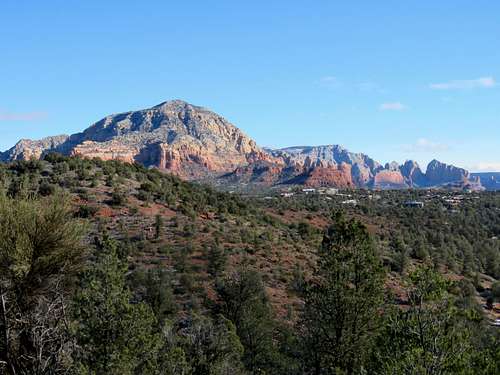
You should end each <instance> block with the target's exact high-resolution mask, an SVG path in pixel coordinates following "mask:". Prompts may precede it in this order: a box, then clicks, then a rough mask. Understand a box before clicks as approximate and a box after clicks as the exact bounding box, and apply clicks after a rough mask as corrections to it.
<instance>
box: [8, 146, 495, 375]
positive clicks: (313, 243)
mask: <svg viewBox="0 0 500 375" xmlns="http://www.w3.org/2000/svg"><path fill="white" fill-rule="evenodd" d="M61 193H63V195H61ZM64 195H66V198H65V196H64ZM67 199H69V203H70V204H69V207H68V210H69V211H67V212H68V213H67V214H64V212H66V211H59V210H60V208H58V207H65V206H64V202H65V201H66V200H67ZM413 201H416V202H418V203H420V204H417V205H416V204H409V203H408V202H413ZM61 205H62V206H61ZM54 209H55V210H56V211H52V210H54ZM0 210H1V213H2V215H0V219H1V220H0V256H1V257H2V262H1V264H0V267H2V273H1V275H2V276H1V278H2V287H3V285H8V286H9V289H8V291H9V299H4V301H7V303H8V305H7V306H9V308H10V309H9V310H8V315H7V316H8V319H9V320H8V322H9V324H15V326H16V327H19V330H21V329H24V328H23V327H32V326H33V325H35V328H36V329H38V327H40V326H43V327H48V329H47V331H44V332H47V333H46V334H44V336H42V335H40V334H39V333H38V332H39V331H38V330H34V331H33V332H34V333H33V337H35V338H37V340H38V339H40V341H36V343H35V344H34V347H35V348H39V347H40V345H42V344H43V345H44V346H43V347H44V348H45V344H46V343H51V342H52V341H50V340H52V339H53V338H54V337H57V339H58V340H65V341H63V342H65V343H66V344H67V345H66V344H65V346H64V347H63V348H62V349H60V347H58V346H55V347H56V349H52V348H53V347H54V346H51V347H50V349H45V350H59V351H60V352H61V353H62V354H64V357H62V358H60V357H49V358H48V359H47V360H48V361H51V362H49V363H54V364H57V365H58V366H59V367H60V368H61V369H67V368H72V366H73V365H74V363H77V364H78V363H82V364H86V365H87V366H90V367H92V368H97V367H98V368H103V369H104V368H108V367H109V366H110V364H112V365H113V368H114V369H116V368H121V366H123V364H125V365H127V364H128V363H132V364H133V366H135V368H137V369H138V370H136V371H135V372H134V374H144V373H147V374H157V373H158V371H163V370H162V369H164V368H166V369H168V372H166V373H172V374H179V373H183V372H184V373H192V374H195V373H199V374H206V373H210V372H209V371H211V370H207V368H212V369H213V368H216V369H220V367H219V366H224V367H223V370H217V372H216V374H220V375H228V374H233V373H235V371H237V372H236V373H237V374H241V375H249V374H257V373H269V374H279V375H290V374H295V375H303V374H309V373H310V371H309V369H310V368H311V367H310V366H311V365H310V364H309V363H310V358H311V355H312V354H311V348H315V347H316V346H317V345H319V347H323V344H322V342H323V340H327V338H325V339H323V338H321V341H320V343H319V344H314V342H316V343H317V342H318V336H317V334H316V333H314V332H316V327H317V326H318V325H319V327H320V328H321V327H325V329H327V331H326V332H327V333H328V332H334V331H333V330H332V329H331V328H327V327H332V326H333V325H337V324H338V321H339V316H340V317H342V319H345V321H353V320H354V321H363V322H365V323H364V324H368V325H369V327H370V328H369V329H368V330H366V329H365V328H363V331H362V332H366V334H367V335H368V336H365V337H366V338H365V340H368V341H371V340H374V344H373V345H374V348H373V349H370V350H374V353H378V354H377V355H380V356H383V357H382V358H383V359H380V360H379V359H376V358H374V359H372V358H371V357H370V358H367V359H365V360H364V361H366V362H365V363H366V366H369V367H370V368H373V369H374V370H373V371H374V372H373V373H380V374H383V373H384V372H383V371H382V370H380V368H384V367H385V366H389V364H390V366H396V365H397V363H399V362H397V363H393V362H394V361H395V360H394V342H395V341H394V336H396V337H397V338H398V340H400V341H401V340H404V341H402V343H401V344H398V345H401V347H399V349H398V353H399V354H398V355H400V356H402V359H401V361H405V360H406V358H407V357H406V356H407V354H406V353H407V349H406V347H407V345H410V344H411V345H416V346H417V347H419V346H418V345H421V344H420V341H418V342H417V343H416V344H413V341H412V340H413V339H412V337H409V338H406V336H404V335H405V332H407V330H410V329H411V330H413V329H414V327H415V325H414V322H415V321H414V320H413V317H414V316H415V314H417V315H416V316H418V317H419V319H423V320H424V321H425V325H426V327H431V328H430V329H431V330H430V331H425V333H424V335H425V337H426V340H427V339H429V340H434V339H435V338H436V337H439V339H440V340H442V341H443V344H440V346H439V347H438V349H439V350H441V348H442V347H445V348H448V345H451V347H452V348H453V350H455V349H454V348H458V349H459V350H462V348H469V349H468V351H467V356H468V357H467V358H470V360H468V361H466V362H464V363H465V365H464V366H468V367H471V368H479V367H480V368H486V369H488V370H487V371H485V374H488V375H489V374H494V373H495V371H496V368H497V367H496V363H497V361H496V358H497V357H496V356H497V354H495V353H496V352H495V350H496V349H495V348H496V347H497V344H496V343H497V342H498V341H495V340H498V339H497V338H496V337H497V335H498V333H499V332H498V328H497V327H495V326H494V324H495V323H494V321H495V319H500V304H498V303H497V304H495V302H500V293H499V291H500V289H499V287H500V283H499V282H498V281H497V280H498V279H499V278H500V241H499V240H498V238H499V237H500V215H499V212H500V195H499V194H498V193H469V194H462V193H457V192H451V191H444V190H439V191H436V190H413V191H409V190H400V191H397V190H392V191H380V192H377V193H373V192H371V191H369V190H352V189H348V190H344V191H338V190H336V189H329V188H324V189H314V188H306V189H302V188H297V187H295V188H293V189H290V190H289V191H287V192H286V193H282V194H280V193H279V192H276V193H273V194H271V195H262V194H260V195H255V196H242V195H239V194H235V193H223V192H220V191H216V190H214V189H213V188H211V187H209V186H204V185H200V184H197V183H192V182H186V181H183V180H181V179H179V178H178V177H176V176H174V175H171V174H167V173H163V172H160V171H159V170H157V169H147V168H145V167H144V166H142V165H140V164H137V163H134V164H131V163H124V162H121V161H116V160H110V161H104V160H101V159H99V158H96V159H92V160H91V159H84V158H79V157H64V156H61V155H57V154H48V155H46V156H45V157H44V159H43V160H30V161H22V160H21V161H15V162H11V163H7V164H0ZM341 212H344V214H341ZM33 223H34V224H36V225H33ZM79 223H80V224H79ZM75 225H78V227H77V228H84V231H83V232H81V233H82V234H83V235H84V238H83V243H76V242H71V238H72V237H69V238H70V239H69V240H68V239H67V238H66V235H68V236H71V235H72V233H75V232H74V231H73V230H72V229H71V228H73V227H74V226H75ZM327 228H328V229H327ZM68 231H69V232H68ZM78 231H79V232H80V230H78ZM64 233H68V234H66V235H63V234H64ZM13 234H14V236H13ZM12 241H14V242H13V243H15V244H16V246H11V243H12ZM51 244H53V246H59V247H60V250H61V252H57V253H56V254H50V256H49V257H46V256H44V253H43V252H44V251H47V250H51V249H53V247H52V245H51ZM82 246H83V248H84V249H85V250H84V253H83V257H82V261H84V266H82V265H81V264H79V263H78V262H79V260H78V259H80V258H73V257H71V259H66V258H67V257H68V256H70V255H71V254H72V253H71V251H75V250H78V249H82ZM331 246H332V247H331ZM23 249H28V251H29V253H27V254H28V255H29V256H26V257H24V256H22V254H23V253H22V251H23ZM31 249H33V251H31ZM61 256H62V257H63V258H61ZM65 256H66V258H64V257H65ZM325 261H327V262H332V263H325ZM61 262H62V263H61ZM72 262H76V263H77V264H79V267H83V270H81V271H79V269H80V268H76V269H75V270H73V272H72V273H70V274H69V275H68V276H69V277H70V280H68V283H69V284H68V287H66V288H67V289H62V288H64V285H65V284H61V283H60V282H59V280H63V279H59V278H58V277H57V276H58V274H59V273H60V274H61V276H60V277H62V276H64V275H66V273H67V272H68V271H67V267H68V264H70V263H72ZM358 262H361V263H360V264H359V265H358ZM18 264H19V265H22V267H18V266H17V265H18ZM26 264H28V265H32V266H29V267H26V266H25V265H26ZM361 265H362V266H361ZM47 273H48V274H49V275H51V276H50V277H38V276H34V275H41V274H47ZM339 275H340V280H339ZM421 277H423V279H419V278H421ZM11 280H13V281H11ZM71 280H73V281H71ZM419 280H420V281H419ZM325 282H328V283H327V284H324V283H325ZM75 283H76V285H74V284H75ZM422 283H423V284H422ZM49 285H50V287H49ZM69 285H73V287H71V288H70V287H69ZM323 285H324V286H323ZM354 286H355V287H354ZM14 287H16V288H21V289H16V288H14ZM421 288H423V289H421ZM429 288H430V292H429V291H428V290H429ZM17 290H21V291H23V292H22V293H20V294H16V292H17ZM64 290H65V292H66V293H68V295H67V299H61V298H62V297H61V295H60V294H59V293H60V292H61V291H64ZM420 290H424V292H425V293H431V294H429V297H428V296H427V294H425V298H426V302H425V304H423V305H422V304H416V302H415V300H414V295H415V293H416V292H419V291H420ZM434 290H436V291H434ZM3 293H4V294H2V297H3V296H5V292H3ZM436 293H437V294H436ZM32 295H33V296H38V295H40V297H39V299H38V300H37V301H38V302H37V303H36V304H34V303H31V304H28V305H27V306H28V307H24V306H25V305H23V303H24V301H25V298H27V297H26V296H28V298H38V297H31V296H32ZM14 298H17V300H18V301H19V304H18V305H16V309H17V306H20V307H19V308H18V310H14V308H13V307H11V306H13V304H12V303H11V301H12V300H14ZM427 298H430V300H429V301H427ZM17 300H16V301H17ZM49 302H50V304H49ZM45 306H48V307H50V309H48V310H47V312H45V310H44V308H45ZM318 309H321V310H320V311H319V312H318ZM332 309H335V310H333V312H332ZM3 311H6V310H5V309H4V310H3ZM16 311H18V312H17V313H15V312H16ZM66 311H71V315H70V316H71V321H70V322H71V325H70V327H71V330H68V327H67V325H66V324H60V323H59V322H66V320H65V319H62V320H61V317H63V318H66V313H65V312H66ZM324 311H325V312H327V313H325V312H324ZM31 313H32V314H33V315H29V314H31ZM319 314H322V315H321V316H325V317H326V318H327V319H318V318H317V316H319ZM4 316H5V313H4ZM19 316H23V317H25V316H27V317H30V319H27V318H26V319H19ZM31 317H33V320H32V319H31ZM103 317H105V319H103ZM332 319H334V320H332ZM6 321H7V320H6ZM340 321H343V320H340ZM420 321H421V320H419V322H420ZM443 326H446V327H453V328H451V329H450V330H448V329H446V330H441V329H440V330H439V331H437V332H436V331H435V328H436V327H438V328H439V327H443ZM4 327H5V325H2V324H0V329H3V328H4ZM349 327H351V325H349ZM363 327H366V326H365V325H363ZM371 327H374V328H371ZM30 329H31V328H30ZM393 330H395V331H393ZM4 331H5V330H4ZM16 332H17V331H16ZM30 332H31V331H30ZM311 332H312V333H314V335H313V336H310V335H311ZM356 332H357V331H356V330H354V331H351V329H349V330H346V331H345V333H343V337H346V338H348V339H349V340H354V341H352V342H353V344H352V345H354V347H358V346H359V335H358V334H357V333H356ZM392 332H394V334H393V333H392ZM412 332H413V331H412ZM472 332H473V333H474V334H473V335H472V334H471V333H472ZM56 335H57V336H56ZM109 335H112V337H113V339H109ZM11 336H12V339H11V340H10V341H12V342H20V343H21V344H20V345H19V346H12V345H11V346H9V351H10V352H13V353H18V352H19V350H21V349H17V348H18V347H19V348H23V349H22V350H25V351H27V352H29V353H31V351H33V350H34V349H30V348H31V347H29V346H28V345H26V344H24V342H21V341H20V340H17V336H13V335H11ZM8 337H10V336H8ZM255 337H258V338H259V339H258V340H257V341H255V340H254V338H255ZM115 338H117V339H115ZM304 340H308V341H306V342H308V343H309V342H311V344H308V345H303V342H304ZM309 340H312V341H309ZM30 342H31V341H30ZM56 342H58V341H56ZM74 342H77V343H78V344H79V345H78V346H75V345H74V344H73V343H74ZM256 342H257V344H258V345H256V344H255V343H256ZM39 343H40V344H39ZM375 343H383V344H377V345H375ZM310 345H316V346H314V347H311V346H310ZM342 345H344V346H347V347H349V348H351V346H350V345H351V344H349V343H345V344H342ZM24 348H27V349H24ZM410 348H413V346H410ZM349 350H350V352H352V353H354V352H355V351H352V349H349ZM446 350H448V349H446ZM313 351H316V349H314V350H313ZM115 353H124V354H123V355H122V356H121V357H116V354H115ZM214 353H215V354H214ZM0 355H1V354H0ZM16 355H17V354H16ZM42 355H43V353H42ZM68 356H71V358H72V359H73V361H75V362H68V361H67V360H66V359H67V358H68ZM10 358H21V357H20V356H12V355H10V356H9V357H7V359H8V360H9V361H11V360H10ZM30 358H31V357H30ZM37 358H38V357H37ZM43 358H45V357H43ZM114 358H118V360H115V359H114ZM207 358H208V359H207ZM452 358H454V359H453V361H456V359H455V358H456V357H452ZM145 359H146V360H145ZM483 360H484V361H488V362H487V363H488V366H487V367H484V366H483V364H482V363H483V362H481V361H483ZM33 361H35V360H33ZM379 361H382V362H379ZM398 361H399V360H398ZM29 363H31V362H30V361H28V360H23V362H20V364H22V365H23V366H25V365H26V364H29ZM35 363H36V361H35ZM146 365H147V366H150V367H148V370H147V371H145V370H144V369H143V368H142V366H146ZM1 366H3V365H2V363H0V369H2V367H1ZM442 366H444V365H442ZM262 368H265V369H266V370H265V372H262V371H261V369H262ZM179 369H182V371H181V370H179ZM235 369H236V370H235ZM375 369H377V370H375ZM103 371H104V370H103ZM113 371H115V373H122V370H113ZM165 371H166V370H165ZM188 371H192V372H188ZM375 371H376V372H375ZM83 373H85V372H83ZM472 373H477V372H472Z"/></svg>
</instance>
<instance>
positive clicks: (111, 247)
mask: <svg viewBox="0 0 500 375" xmlns="http://www.w3.org/2000/svg"><path fill="white" fill-rule="evenodd" d="M97 250H98V251H97V253H96V257H97V259H96V262H95V264H92V265H90V266H89V267H88V269H87V270H86V272H85V273H84V275H83V278H82V283H81V288H80V290H79V292H78V293H77V296H76V298H75V303H74V318H75V320H76V321H77V322H78V324H77V327H76V332H75V337H76V342H77V345H78V347H79V349H80V350H78V351H77V353H76V354H75V360H76V363H77V364H78V368H79V372H80V373H81V374H94V373H95V374H108V373H109V374H124V375H127V374H153V373H154V368H155V366H156V359H157V357H156V356H157V353H158V349H159V345H160V343H159V336H158V335H157V334H156V333H154V329H155V327H156V326H157V324H156V319H155V317H154V315H153V313H152V311H151V308H150V307H149V306H148V305H146V304H144V303H137V304H132V303H131V293H130V291H129V290H128V289H127V287H126V285H125V273H126V270H127V268H126V265H125V264H124V263H123V262H122V261H121V260H120V259H119V257H118V254H117V246H116V243H115V241H113V240H111V239H110V238H104V239H103V240H102V242H101V243H100V245H99V248H98V249H97Z"/></svg>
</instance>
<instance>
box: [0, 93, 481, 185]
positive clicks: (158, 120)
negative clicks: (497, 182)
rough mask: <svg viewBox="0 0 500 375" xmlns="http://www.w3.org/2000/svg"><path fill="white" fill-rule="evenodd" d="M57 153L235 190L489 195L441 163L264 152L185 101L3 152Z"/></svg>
mask: <svg viewBox="0 0 500 375" xmlns="http://www.w3.org/2000/svg"><path fill="white" fill-rule="evenodd" d="M49 152H59V153H62V154H65V155H78V156H81V157H86V158H94V157H97V158H101V159H104V160H109V159H118V160H122V161H126V162H138V163H141V164H144V165H146V166H151V167H156V168H159V169H161V170H165V171H167V172H170V173H173V174H176V175H178V176H180V177H183V178H186V179H191V180H197V179H205V178H218V180H219V182H220V183H230V184H238V183H245V184H255V185H264V186H272V185H276V184H303V185H307V186H336V187H341V188H353V187H365V188H380V189H389V188H390V189H403V188H409V187H431V186H446V185H449V186H454V187H468V188H473V189H480V188H481V186H480V183H479V180H478V179H477V178H475V177H471V175H470V174H469V172H467V171H466V170H464V169H461V168H456V167H454V166H451V165H446V164H443V163H440V162H438V161H436V160H434V161H432V162H431V163H430V164H429V166H428V168H427V171H426V173H423V172H422V170H421V169H420V167H419V166H418V164H417V163H416V162H413V161H407V162H406V163H404V164H403V165H399V164H398V163H396V162H392V163H390V164H386V165H385V166H383V165H381V164H380V163H378V162H377V161H375V160H373V159H371V158H370V157H369V156H367V155H365V154H362V153H352V152H349V151H348V150H346V149H345V148H343V147H341V146H338V145H326V146H302V147H288V148H283V149H277V150H275V149H265V150H264V149H261V148H260V147H259V146H257V144H256V143H255V141H253V140H252V139H251V138H249V137H248V136H246V135H245V134H244V133H243V132H242V131H241V130H239V129H238V128H237V127H235V126H234V125H232V124H231V123H229V122H228V121H227V120H225V119H224V118H223V117H221V116H219V115H218V114H216V113H214V112H211V111H209V110H207V109H205V108H202V107H198V106H194V105H191V104H189V103H186V102H183V101H180V100H173V101H168V102H164V103H162V104H159V105H157V106H154V107H152V108H149V109H145V110H140V111H133V112H126V113H121V114H116V115H111V116H107V117H105V118H103V119H102V120H100V121H98V122H96V123H95V124H93V125H92V126H90V127H89V128H88V129H86V130H85V131H83V132H82V133H78V134H74V135H71V136H66V135H61V136H56V137H47V138H44V139H42V140H39V141H31V140H21V141H20V142H18V143H17V144H16V145H15V146H14V147H13V148H11V149H10V150H8V151H6V152H4V153H0V160H2V161H10V160H19V159H30V158H40V157H42V156H43V155H44V154H46V153H49Z"/></svg>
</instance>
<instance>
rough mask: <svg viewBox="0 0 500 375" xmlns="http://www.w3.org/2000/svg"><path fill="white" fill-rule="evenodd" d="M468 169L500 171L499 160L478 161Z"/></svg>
mask: <svg viewBox="0 0 500 375" xmlns="http://www.w3.org/2000/svg"><path fill="white" fill-rule="evenodd" d="M469 169H470V170H471V171H474V172H500V162H480V163H477V164H474V165H472V166H470V167H469Z"/></svg>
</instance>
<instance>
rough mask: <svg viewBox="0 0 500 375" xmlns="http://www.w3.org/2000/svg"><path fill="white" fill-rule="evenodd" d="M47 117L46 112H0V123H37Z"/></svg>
mask: <svg viewBox="0 0 500 375" xmlns="http://www.w3.org/2000/svg"><path fill="white" fill-rule="evenodd" d="M46 117H47V113H45V112H17V113H16V112H6V111H0V121H37V120H43V119H44V118H46Z"/></svg>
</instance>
